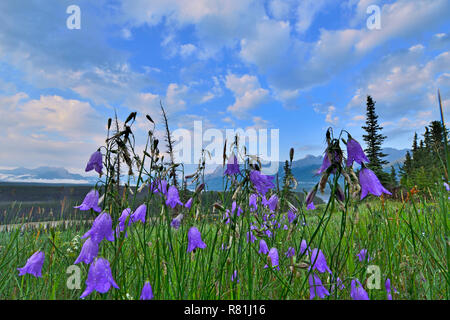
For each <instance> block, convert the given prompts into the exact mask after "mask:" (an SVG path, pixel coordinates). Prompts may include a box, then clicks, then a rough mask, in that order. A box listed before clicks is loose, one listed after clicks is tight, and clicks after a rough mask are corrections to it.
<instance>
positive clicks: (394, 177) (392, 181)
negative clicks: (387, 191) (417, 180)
mask: <svg viewBox="0 0 450 320" xmlns="http://www.w3.org/2000/svg"><path fill="white" fill-rule="evenodd" d="M389 180H390V187H391V189H392V188H395V187H397V173H396V172H395V168H394V166H391V173H390V174H389Z"/></svg>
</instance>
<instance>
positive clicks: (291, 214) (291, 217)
mask: <svg viewBox="0 0 450 320" xmlns="http://www.w3.org/2000/svg"><path fill="white" fill-rule="evenodd" d="M287 218H288V221H289V223H292V222H294V220H295V213H294V212H293V211H292V210H291V209H289V210H288V212H287Z"/></svg>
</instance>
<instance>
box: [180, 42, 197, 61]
mask: <svg viewBox="0 0 450 320" xmlns="http://www.w3.org/2000/svg"><path fill="white" fill-rule="evenodd" d="M196 50H197V47H196V46H194V45H193V44H192V43H187V44H182V45H181V47H180V55H181V56H182V57H184V58H186V57H188V56H190V55H192V54H193V53H194V52H195V51H196Z"/></svg>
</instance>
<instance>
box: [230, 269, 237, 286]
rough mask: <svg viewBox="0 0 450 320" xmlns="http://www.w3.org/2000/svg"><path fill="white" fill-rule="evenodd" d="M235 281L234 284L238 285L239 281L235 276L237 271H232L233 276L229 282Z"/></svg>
mask: <svg viewBox="0 0 450 320" xmlns="http://www.w3.org/2000/svg"><path fill="white" fill-rule="evenodd" d="M234 280H236V283H239V279H238V276H237V270H234V272H233V274H232V275H231V282H234Z"/></svg>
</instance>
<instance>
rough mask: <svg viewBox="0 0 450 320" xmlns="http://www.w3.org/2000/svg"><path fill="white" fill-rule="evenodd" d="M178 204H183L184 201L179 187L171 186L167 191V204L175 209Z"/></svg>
mask: <svg viewBox="0 0 450 320" xmlns="http://www.w3.org/2000/svg"><path fill="white" fill-rule="evenodd" d="M177 204H178V205H180V206H182V205H183V202H181V201H180V196H179V195H178V189H177V187H175V186H170V187H169V191H167V200H166V205H168V206H169V207H171V208H172V209H173V208H175V207H176V206H177Z"/></svg>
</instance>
